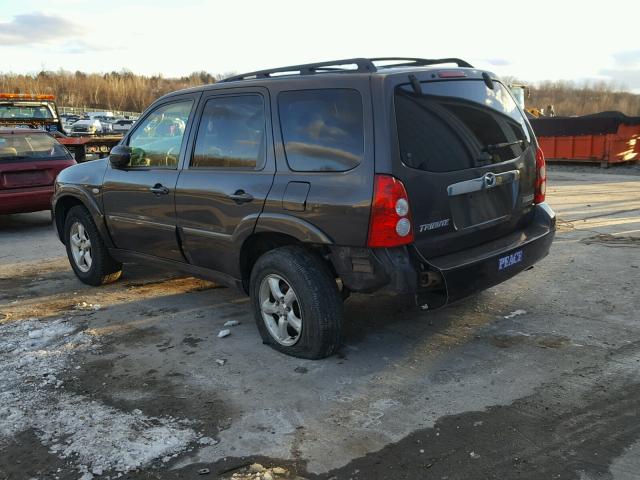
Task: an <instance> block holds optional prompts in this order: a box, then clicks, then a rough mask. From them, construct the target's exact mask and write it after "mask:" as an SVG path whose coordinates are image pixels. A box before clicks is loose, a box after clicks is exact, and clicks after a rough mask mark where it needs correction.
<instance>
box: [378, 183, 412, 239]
mask: <svg viewBox="0 0 640 480" xmlns="http://www.w3.org/2000/svg"><path fill="white" fill-rule="evenodd" d="M412 242H413V225H412V224H411V210H410V208H409V198H408V197H407V191H406V190H405V189H404V185H403V184H402V182H401V181H400V180H398V179H397V178H394V177H392V176H391V175H376V176H375V185H374V190H373V202H372V204H371V220H370V222H369V239H368V240H367V245H368V246H369V247H397V246H400V245H406V244H408V243H412Z"/></svg>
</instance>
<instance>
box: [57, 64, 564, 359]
mask: <svg viewBox="0 0 640 480" xmlns="http://www.w3.org/2000/svg"><path fill="white" fill-rule="evenodd" d="M381 63H384V64H385V66H381V65H380V64H381ZM448 64H455V65H456V67H448V66H446V65H448ZM345 66H347V67H348V68H345ZM545 182H546V173H545V162H544V156H543V155H542V151H541V150H540V149H539V148H538V145H537V142H536V138H535V136H534V134H533V132H532V130H531V127H530V126H529V123H528V122H527V120H526V118H525V116H524V114H523V112H522V110H521V109H520V108H519V107H518V106H517V104H516V102H515V101H514V99H513V97H512V95H511V93H510V92H509V89H508V88H507V87H506V86H505V85H504V84H503V83H502V82H501V81H500V80H499V79H498V78H497V77H496V76H495V75H494V74H492V73H490V72H484V71H481V70H477V69H474V68H473V67H471V65H469V64H468V63H466V62H464V61H463V60H459V59H443V60H424V59H405V58H401V59H388V58H384V59H349V60H341V61H338V62H324V63H317V64H310V65H299V66H293V67H284V68H279V69H273V70H266V71H260V72H251V73H248V74H245V75H239V76H235V77H232V78H229V79H226V80H225V81H221V82H219V83H216V84H215V85H209V86H202V87H197V88H192V89H189V90H182V91H178V92H174V93H171V94H169V95H166V96H164V97H162V98H160V99H159V100H157V101H156V102H155V103H154V104H153V105H151V106H150V107H149V108H148V109H147V111H146V112H145V113H144V114H143V115H142V116H141V117H140V119H139V120H138V122H137V123H136V125H135V126H134V127H133V128H132V129H131V131H129V132H128V133H127V135H126V136H125V137H124V138H123V140H122V141H121V142H120V144H119V145H117V146H116V147H114V148H113V149H112V151H111V154H110V157H109V159H108V160H104V161H102V160H100V161H95V162H89V163H86V164H82V165H77V166H75V167H73V168H70V169H67V170H65V171H64V172H63V173H62V174H61V175H60V176H59V177H58V181H57V191H56V195H55V198H54V200H53V202H54V203H53V206H54V214H55V223H56V227H57V230H58V234H59V236H60V239H61V240H62V241H63V242H64V244H65V245H66V248H67V253H68V256H69V261H70V264H71V267H72V269H73V271H74V272H75V274H76V275H77V276H78V278H79V279H80V280H81V281H83V282H85V283H87V284H90V285H100V284H103V283H106V282H110V281H113V280H116V279H117V278H118V277H119V276H120V272H121V269H122V263H123V262H140V263H148V264H155V265H160V266H164V267H166V268H169V269H172V270H180V271H183V272H188V273H190V274H193V275H198V276H202V277H205V278H209V279H212V280H214V281H217V282H220V283H222V284H226V285H236V286H238V287H240V288H241V289H243V290H244V291H245V292H246V293H248V294H249V295H250V296H251V300H252V303H251V305H252V308H253V311H254V314H255V319H256V323H257V327H258V330H259V331H260V334H261V336H262V338H263V340H264V342H265V343H268V344H270V345H271V346H272V347H274V348H275V349H277V350H279V351H281V352H284V353H287V354H290V355H294V356H298V357H303V358H322V357H325V356H327V355H330V354H332V353H333V352H335V351H336V349H337V348H338V347H339V345H340V342H341V332H342V323H343V305H342V301H343V299H344V298H346V297H347V296H348V294H349V293H350V292H377V293H380V294H382V293H387V294H392V295H396V296H402V297H403V298H407V299H410V300H411V301H412V302H413V303H414V304H416V305H418V306H420V307H421V308H423V309H433V308H438V307H441V306H443V305H445V304H447V303H451V302H453V301H456V300H459V299H461V298H463V297H465V296H467V295H470V294H472V293H474V292H477V291H479V290H482V289H485V288H488V287H491V286H493V285H496V284H498V283H500V282H503V281H505V280H507V279H508V278H510V277H512V276H514V275H515V274H517V273H519V272H522V271H524V270H527V269H529V268H531V267H532V266H533V265H534V264H535V263H536V262H537V261H538V260H540V259H541V258H543V257H544V256H545V255H547V253H548V251H549V248H550V245H551V242H552V240H553V237H554V233H555V214H554V213H553V211H552V210H551V208H550V207H549V206H548V205H547V204H546V203H545V184H546V183H545Z"/></svg>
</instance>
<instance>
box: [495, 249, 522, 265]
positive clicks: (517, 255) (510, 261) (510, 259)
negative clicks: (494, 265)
mask: <svg viewBox="0 0 640 480" xmlns="http://www.w3.org/2000/svg"><path fill="white" fill-rule="evenodd" d="M522 257H523V255H522V250H516V251H515V252H511V253H510V254H508V255H504V256H502V257H500V258H498V270H506V269H508V268H511V267H513V266H514V265H517V264H518V263H520V262H522Z"/></svg>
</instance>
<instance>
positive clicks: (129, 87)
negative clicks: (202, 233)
mask: <svg viewBox="0 0 640 480" xmlns="http://www.w3.org/2000/svg"><path fill="white" fill-rule="evenodd" d="M225 76H226V75H225ZM220 78H222V76H221V75H212V74H210V73H208V72H204V71H202V72H194V73H192V74H191V75H189V76H186V77H181V78H164V77H163V76H162V75H153V76H144V75H135V74H133V73H132V72H129V71H126V70H123V71H120V72H111V73H104V74H100V73H84V72H81V71H77V72H68V71H64V70H59V71H57V72H50V71H42V72H40V73H38V74H35V75H18V74H13V73H4V74H0V92H12V93H52V94H54V95H55V96H56V98H57V102H58V104H59V105H64V106H67V107H91V108H96V109H101V110H102V109H105V110H125V111H132V112H141V111H142V110H144V109H145V108H146V107H147V106H148V105H149V104H150V103H151V102H153V101H154V100H155V99H156V98H158V97H160V96H162V95H164V94H165V93H169V92H172V91H174V90H179V89H182V88H189V87H193V86H196V85H203V84H207V83H214V82H216V81H217V80H220ZM507 81H509V82H513V83H525V84H526V82H522V81H517V80H515V79H512V78H511V79H507ZM529 88H530V92H531V94H530V96H529V97H528V98H527V99H526V103H527V106H530V107H536V108H539V109H541V108H546V107H547V106H548V105H553V106H554V109H555V112H556V115H560V116H564V115H585V114H589V113H596V112H602V111H607V110H618V111H621V112H623V113H625V114H627V115H632V116H637V115H640V95H637V94H633V93H630V92H626V91H624V90H623V89H622V88H621V87H619V86H617V85H614V84H612V83H607V82H595V83H594V82H591V83H588V82H587V83H582V84H577V83H575V82H569V81H562V80H560V81H544V82H540V83H538V84H532V85H530V86H529Z"/></svg>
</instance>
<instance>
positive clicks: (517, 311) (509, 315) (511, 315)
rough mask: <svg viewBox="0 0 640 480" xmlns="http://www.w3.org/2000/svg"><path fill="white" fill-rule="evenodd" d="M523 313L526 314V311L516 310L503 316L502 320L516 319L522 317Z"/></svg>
mask: <svg viewBox="0 0 640 480" xmlns="http://www.w3.org/2000/svg"><path fill="white" fill-rule="evenodd" d="M525 313H527V311H526V310H522V309H518V310H514V311H513V312H511V313H510V314H508V315H505V316H504V318H513V317H517V316H518V315H524V314H525Z"/></svg>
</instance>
